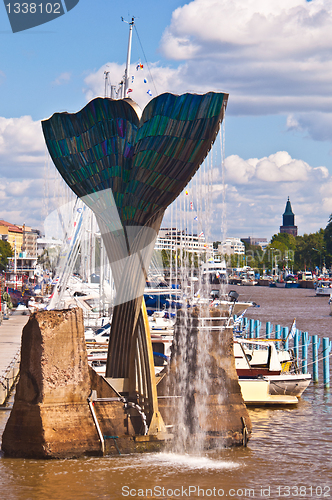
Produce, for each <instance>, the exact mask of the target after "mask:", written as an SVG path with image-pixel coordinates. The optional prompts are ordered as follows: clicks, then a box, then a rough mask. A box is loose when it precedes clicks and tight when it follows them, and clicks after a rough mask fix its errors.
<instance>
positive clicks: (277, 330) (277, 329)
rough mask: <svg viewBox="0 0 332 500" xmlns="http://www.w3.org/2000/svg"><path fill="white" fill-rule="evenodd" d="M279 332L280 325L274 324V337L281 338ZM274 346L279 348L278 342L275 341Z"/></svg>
mask: <svg viewBox="0 0 332 500" xmlns="http://www.w3.org/2000/svg"><path fill="white" fill-rule="evenodd" d="M280 334H281V331H280V325H276V326H275V327H274V338H276V339H280V338H281V337H280ZM276 348H277V349H279V342H276Z"/></svg>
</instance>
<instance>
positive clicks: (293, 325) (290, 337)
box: [288, 318, 296, 340]
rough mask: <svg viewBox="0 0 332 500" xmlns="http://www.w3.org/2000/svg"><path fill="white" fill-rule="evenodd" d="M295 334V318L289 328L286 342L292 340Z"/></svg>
mask: <svg viewBox="0 0 332 500" xmlns="http://www.w3.org/2000/svg"><path fill="white" fill-rule="evenodd" d="M295 334H296V318H294V321H293V324H292V327H291V329H290V332H289V334H288V340H290V339H293V338H294V337H295Z"/></svg>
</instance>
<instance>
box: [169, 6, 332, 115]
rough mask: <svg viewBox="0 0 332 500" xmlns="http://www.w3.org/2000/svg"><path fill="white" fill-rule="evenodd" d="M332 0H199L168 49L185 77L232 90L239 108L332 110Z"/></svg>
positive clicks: (172, 32)
mask: <svg viewBox="0 0 332 500" xmlns="http://www.w3.org/2000/svg"><path fill="white" fill-rule="evenodd" d="M331 22H332V1H331V0H314V1H312V2H307V1H305V0H281V1H279V2H274V1H273V0H248V1H247V2H245V3H243V1H242V0H234V1H232V2H229V1H227V0H193V1H192V2H190V3H188V4H186V5H184V6H183V7H179V8H178V9H176V10H175V11H174V12H173V15H172V20H171V23H170V25H169V26H168V28H167V29H166V30H165V32H164V35H163V38H162V41H161V50H162V51H163V53H164V55H165V56H166V57H168V58H170V59H177V60H179V61H184V60H185V61H186V71H185V75H184V78H186V79H187V78H192V79H193V81H194V82H197V81H199V82H200V85H201V86H202V87H204V86H205V85H206V84H207V85H208V87H209V88H210V89H215V90H220V89H226V90H227V91H229V93H230V111H231V112H232V113H234V114H269V113H275V112H279V113H280V112H288V113H291V112H296V111H301V112H303V111H306V112H309V111H312V110H315V111H317V110H319V111H323V112H326V111H327V110H330V111H332V97H331V92H330V88H331V83H332V61H331V59H330V56H329V54H330V52H331V48H332V31H331Z"/></svg>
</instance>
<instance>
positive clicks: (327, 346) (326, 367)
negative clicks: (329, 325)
mask: <svg viewBox="0 0 332 500" xmlns="http://www.w3.org/2000/svg"><path fill="white" fill-rule="evenodd" d="M331 344H332V343H331V342H330V339H329V338H327V337H324V338H323V375H324V387H326V389H328V388H329V387H330V352H331V347H332V345H331Z"/></svg>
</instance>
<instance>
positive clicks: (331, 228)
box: [324, 214, 332, 267]
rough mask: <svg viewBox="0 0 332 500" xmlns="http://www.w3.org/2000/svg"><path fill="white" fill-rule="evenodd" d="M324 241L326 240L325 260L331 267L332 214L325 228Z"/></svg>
mask: <svg viewBox="0 0 332 500" xmlns="http://www.w3.org/2000/svg"><path fill="white" fill-rule="evenodd" d="M324 242H325V252H326V255H325V260H326V265H327V266H328V267H331V264H332V214H331V215H330V217H329V220H328V223H327V226H326V228H325V229H324Z"/></svg>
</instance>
